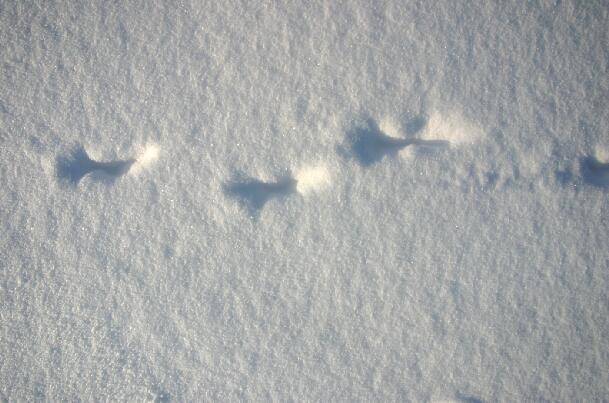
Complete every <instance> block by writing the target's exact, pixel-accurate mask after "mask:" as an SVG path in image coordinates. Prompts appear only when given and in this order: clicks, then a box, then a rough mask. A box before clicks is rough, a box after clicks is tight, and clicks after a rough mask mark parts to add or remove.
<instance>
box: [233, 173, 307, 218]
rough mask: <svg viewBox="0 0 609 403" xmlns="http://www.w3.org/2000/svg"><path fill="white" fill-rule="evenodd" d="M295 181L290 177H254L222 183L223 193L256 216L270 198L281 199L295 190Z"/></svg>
mask: <svg viewBox="0 0 609 403" xmlns="http://www.w3.org/2000/svg"><path fill="white" fill-rule="evenodd" d="M296 184H297V181H296V180H295V179H293V178H291V177H286V178H282V179H280V180H278V181H276V182H263V181H261V180H258V179H255V178H248V179H246V180H244V181H233V182H230V183H227V184H225V185H224V193H225V194H226V195H227V196H228V197H231V198H233V199H236V200H237V201H238V202H239V203H241V205H243V207H245V208H246V209H247V210H248V211H249V212H250V214H251V215H252V216H256V215H257V214H258V213H259V212H260V210H262V208H263V207H264V205H265V204H266V203H267V202H268V201H269V200H271V199H281V198H284V197H286V196H288V195H290V194H293V193H295V192H296Z"/></svg>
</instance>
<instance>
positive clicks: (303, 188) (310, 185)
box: [296, 165, 331, 194]
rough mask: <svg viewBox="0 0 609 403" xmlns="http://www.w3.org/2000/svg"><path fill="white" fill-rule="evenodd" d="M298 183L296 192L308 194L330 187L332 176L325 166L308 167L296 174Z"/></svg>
mask: <svg viewBox="0 0 609 403" xmlns="http://www.w3.org/2000/svg"><path fill="white" fill-rule="evenodd" d="M296 181H297V182H296V191H298V193H300V194H308V193H311V192H316V191H320V190H322V189H324V188H326V187H328V186H329V185H330V182H331V176H330V172H329V171H328V169H327V168H326V166H325V165H316V166H306V167H303V168H301V169H300V170H299V171H298V172H296Z"/></svg>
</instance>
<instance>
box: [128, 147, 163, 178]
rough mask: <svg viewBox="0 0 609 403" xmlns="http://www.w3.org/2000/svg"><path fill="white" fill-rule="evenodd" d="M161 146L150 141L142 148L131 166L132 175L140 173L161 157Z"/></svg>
mask: <svg viewBox="0 0 609 403" xmlns="http://www.w3.org/2000/svg"><path fill="white" fill-rule="evenodd" d="M160 153H161V148H160V147H159V146H158V144H154V143H149V144H146V145H145V146H144V147H142V148H141V150H140V152H139V153H138V155H137V157H136V158H135V162H134V163H133V165H132V166H131V169H130V170H129V173H130V174H132V175H139V174H140V173H141V172H142V171H143V170H144V169H146V168H148V167H149V166H151V165H152V164H153V163H154V162H155V161H156V160H158V159H159V154H160Z"/></svg>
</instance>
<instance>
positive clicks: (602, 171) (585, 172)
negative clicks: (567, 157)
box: [580, 157, 609, 188]
mask: <svg viewBox="0 0 609 403" xmlns="http://www.w3.org/2000/svg"><path fill="white" fill-rule="evenodd" d="M580 168H581V174H582V177H583V179H584V181H586V182H587V183H589V184H591V185H593V186H597V187H602V188H609V162H600V161H599V160H597V159H596V158H594V157H585V158H582V159H581V160H580Z"/></svg>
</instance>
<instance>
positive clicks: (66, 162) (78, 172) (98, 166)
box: [56, 145, 159, 186]
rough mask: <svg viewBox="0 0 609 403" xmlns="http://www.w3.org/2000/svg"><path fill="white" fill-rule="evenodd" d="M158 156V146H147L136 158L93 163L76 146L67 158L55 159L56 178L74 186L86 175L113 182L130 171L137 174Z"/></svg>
mask: <svg viewBox="0 0 609 403" xmlns="http://www.w3.org/2000/svg"><path fill="white" fill-rule="evenodd" d="M158 154H159V148H158V146H156V145H148V146H147V147H146V148H144V150H143V152H142V153H140V154H139V155H138V156H137V158H128V159H124V160H115V161H95V160H93V159H91V157H89V154H87V151H86V150H85V149H84V147H83V146H81V145H78V146H76V147H75V148H74V149H73V150H72V152H71V153H69V154H68V155H67V156H60V157H58V158H57V164H56V169H57V176H58V177H59V178H60V179H62V180H65V181H67V182H68V183H70V184H71V185H74V186H77V185H78V183H79V182H80V181H81V180H82V179H83V178H84V177H85V176H87V175H92V178H93V179H95V180H100V181H109V182H113V181H114V180H116V179H117V178H119V177H121V176H123V175H125V174H126V173H128V172H130V171H131V172H138V171H139V170H141V169H142V168H143V167H144V166H146V165H148V164H150V163H151V162H152V161H154V160H156V159H157V157H158Z"/></svg>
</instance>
